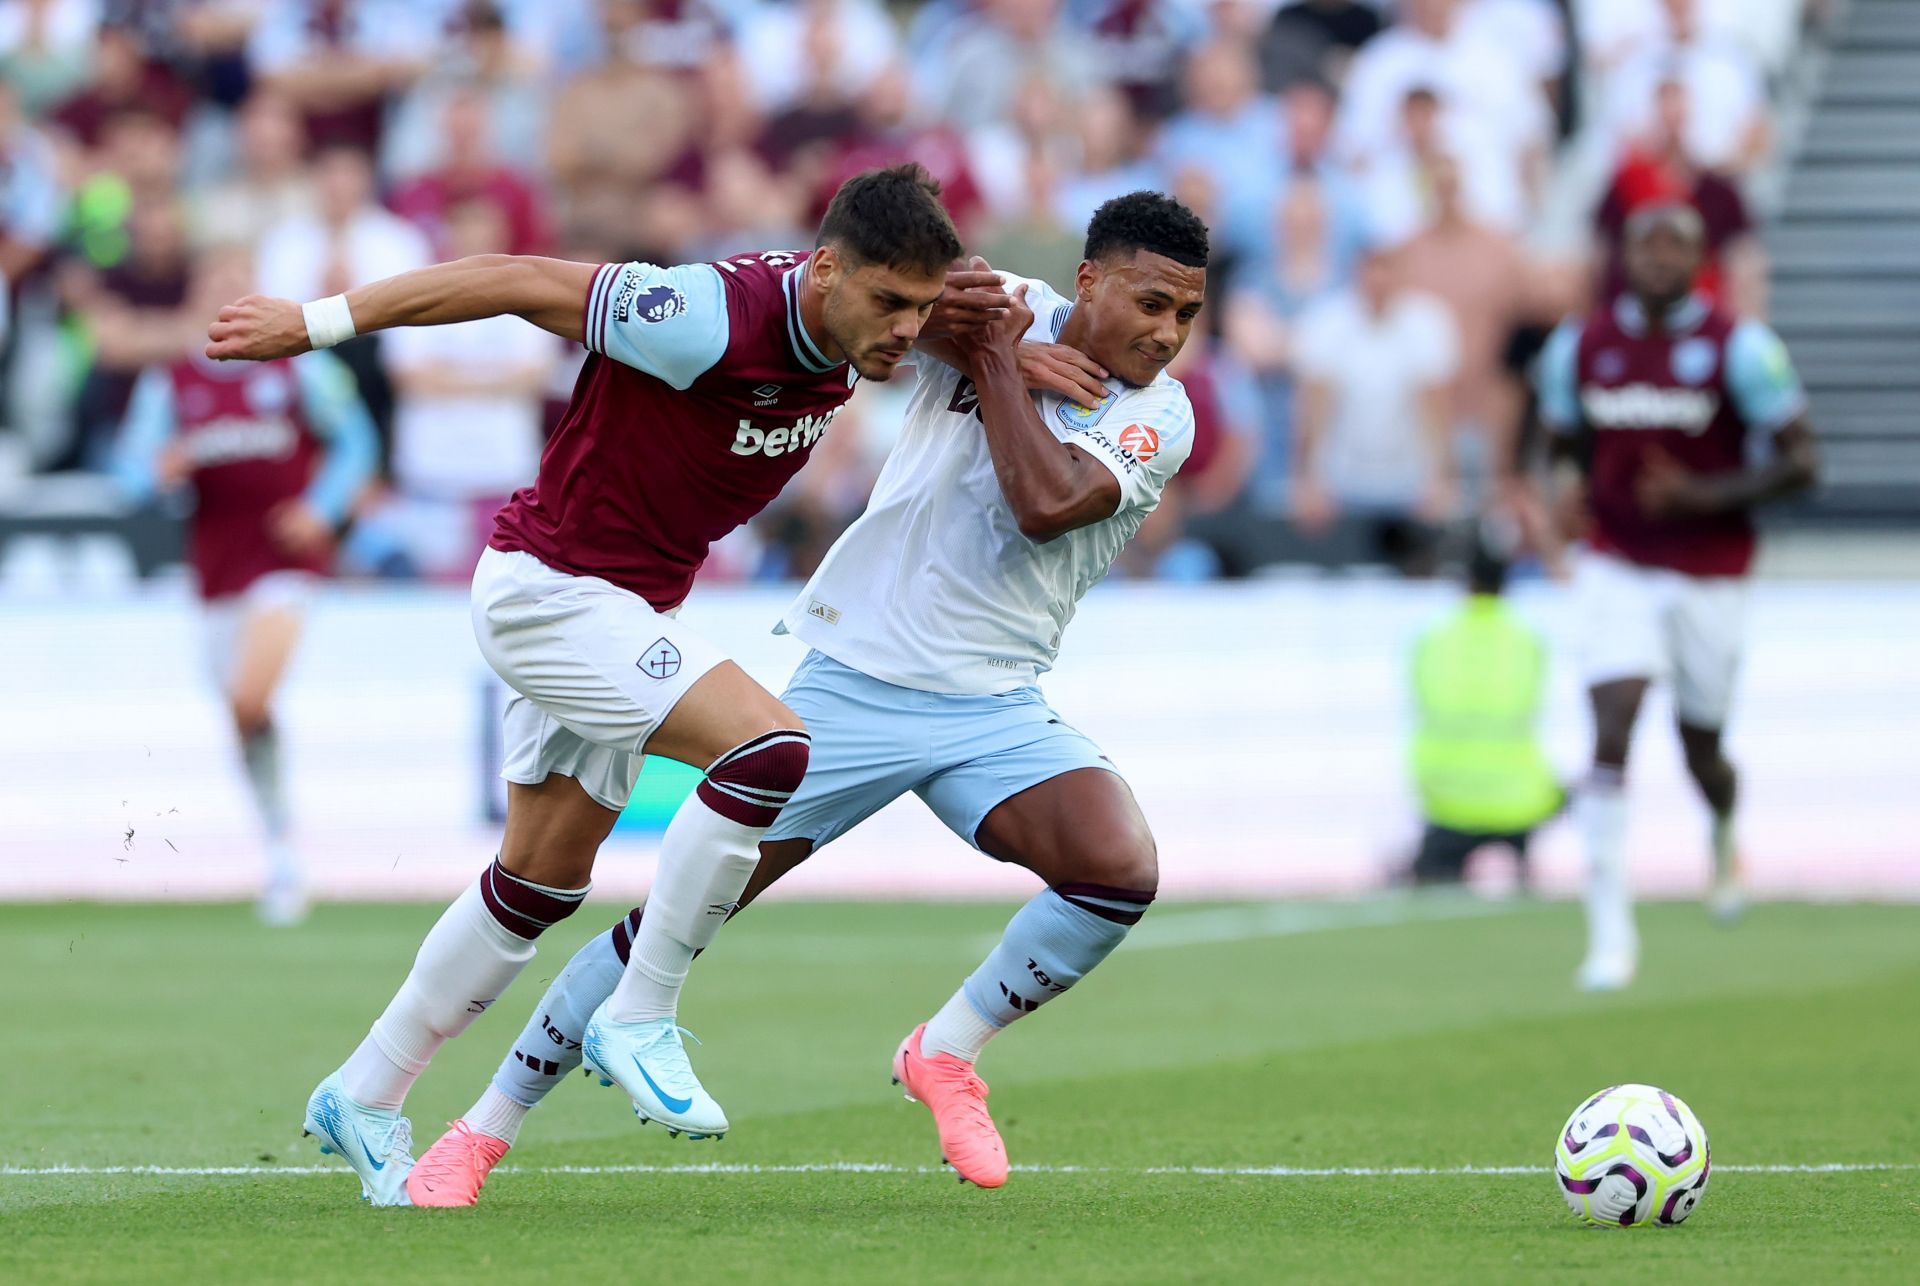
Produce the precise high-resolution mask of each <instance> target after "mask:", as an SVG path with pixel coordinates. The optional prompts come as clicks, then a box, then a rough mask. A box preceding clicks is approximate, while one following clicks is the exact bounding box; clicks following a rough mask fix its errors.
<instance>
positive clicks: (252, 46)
mask: <svg viewBox="0 0 1920 1286" xmlns="http://www.w3.org/2000/svg"><path fill="white" fill-rule="evenodd" d="M441 16H442V15H440V14H437V13H435V12H434V11H433V10H432V9H431V8H430V7H428V6H425V5H422V4H420V3H419V2H418V0H276V3H274V4H271V5H268V6H267V7H266V8H265V9H264V10H263V11H262V12H261V15H260V21H259V23H258V25H256V26H255V27H254V29H253V33H252V35H251V36H250V37H249V38H248V41H247V61H248V63H249V64H250V65H251V66H252V68H253V72H254V74H255V75H256V76H258V77H260V78H261V79H262V80H263V81H264V82H265V83H266V84H267V85H268V86H270V87H271V88H273V89H276V90H278V91H279V92H281V93H283V94H285V95H286V96H287V97H288V98H289V99H290V100H292V102H293V104H294V105H295V106H296V107H297V108H299V109H300V111H301V112H303V113H304V114H305V116H306V125H307V136H308V137H309V138H310V139H311V140H312V141H313V143H314V144H315V145H316V146H328V145H331V144H334V143H349V144H352V145H354V146H356V147H360V148H364V149H367V150H369V151H372V150H374V149H376V148H377V147H378V146H379V143H380V131H381V126H382V124H383V123H384V122H383V117H384V113H385V109H386V104H387V100H388V98H389V97H391V96H392V95H395V94H398V93H401V92H403V91H405V90H406V89H407V88H408V87H409V86H411V85H412V84H413V83H414V81H416V80H418V79H419V77H420V74H421V73H422V72H424V71H425V70H426V68H427V65H428V63H429V61H430V60H431V59H432V58H433V57H434V56H435V54H436V53H437V51H438V45H439V41H440V36H441V31H440V24H439V21H438V19H439V18H440V17H441Z"/></svg>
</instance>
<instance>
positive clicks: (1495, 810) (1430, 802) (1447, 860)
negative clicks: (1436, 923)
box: [1413, 550, 1565, 884]
mask: <svg viewBox="0 0 1920 1286" xmlns="http://www.w3.org/2000/svg"><path fill="white" fill-rule="evenodd" d="M1468 582H1469V583H1468V595H1467V598H1466V601H1465V602H1464V603H1463V604H1462V605H1461V606H1460V608H1459V609H1458V610H1457V611H1455V612H1454V613H1453V615H1451V616H1449V617H1448V618H1447V619H1445V620H1443V621H1441V622H1439V623H1438V624H1436V625H1434V626H1433V627H1431V628H1430V629H1428V630H1427V631H1426V632H1425V633H1424V634H1422V635H1421V636H1420V639H1419V641H1418V642H1417V643H1416V644H1415V646H1414V653H1413V695H1414V705H1415V710H1416V719H1417V727H1416V729H1415V732H1414V740H1413V776H1414V782H1415V784H1416V785H1417V786H1418V788H1419V791H1420V803H1421V811H1422V812H1423V813H1424V814H1425V817H1426V822H1427V828H1426V834H1425V835H1424V836H1423V837H1422V839H1421V844H1420V853H1419V856H1418V857H1416V858H1415V860H1414V864H1413V876H1414V879H1415V881H1416V882H1417V883H1422V884H1427V883H1450V882H1456V881H1458V880H1459V879H1460V878H1461V876H1462V873H1463V871H1464V869H1465V867H1466V861H1467V858H1468V857H1469V856H1470V855H1471V854H1472V853H1473V852H1474V851H1475V850H1476V849H1478V848H1481V847H1482V846H1484V845H1487V844H1503V845H1506V846H1508V847H1510V848H1512V849H1513V850H1514V852H1515V854H1516V855H1517V856H1518V858H1519V861H1520V864H1521V869H1522V871H1523V873H1524V871H1525V868H1526V855H1527V843H1528V841H1529V840H1530V839H1531V838H1532V832H1533V830H1534V828H1535V827H1537V826H1539V825H1540V823H1542V822H1544V821H1546V820H1547V819H1548V818H1549V817H1552V816H1553V815H1554V814H1555V813H1556V812H1558V811H1559V810H1560V806H1561V804H1562V803H1563V802H1564V800H1565V792H1564V791H1563V790H1562V789H1561V786H1560V783H1559V781H1558V780H1557V779H1556V778H1555V777H1554V775H1553V769H1552V767H1551V766H1550V765H1549V764H1548V762H1547V757H1546V755H1545V753H1544V752H1543V751H1542V750H1541V748H1540V739H1539V735H1538V725H1539V719H1540V707H1541V701H1542V697H1543V690H1544V687H1545V680H1546V671H1547V656H1546V647H1545V645H1544V644H1543V643H1542V642H1541V640H1540V636H1539V635H1538V634H1536V633H1535V632H1534V631H1533V629H1532V628H1531V627H1529V626H1528V625H1527V624H1526V623H1525V622H1524V621H1522V620H1521V619H1520V618H1519V617H1518V616H1517V615H1516V614H1515V613H1514V612H1513V610H1512V609H1511V608H1509V607H1508V606H1507V604H1506V601H1505V600H1504V599H1502V598H1501V597H1500V591H1501V589H1502V588H1504V586H1505V582H1506V566H1505V564H1504V563H1503V562H1501V561H1500V560H1498V559H1496V558H1494V557H1493V556H1492V555H1490V554H1488V553H1486V552H1485V551H1480V550H1476V551H1475V554H1474V557H1473V562H1472V566H1471V567H1470V569H1469V572H1468Z"/></svg>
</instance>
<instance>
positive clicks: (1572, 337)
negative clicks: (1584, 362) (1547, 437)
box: [1533, 319, 1581, 434]
mask: <svg viewBox="0 0 1920 1286" xmlns="http://www.w3.org/2000/svg"><path fill="white" fill-rule="evenodd" d="M1580 331H1581V324H1580V323H1579V322H1577V321H1574V320H1572V319H1569V320H1567V321H1563V322H1561V323H1560V324H1559V325H1558V326H1556V327H1554V331H1553V334H1551V335H1549V336H1548V337H1547V343H1546V347H1544V348H1542V349H1541V350H1540V361H1539V363H1538V365H1536V366H1535V367H1534V372H1533V388H1534V392H1535V394H1537V395H1538V397H1539V399H1540V419H1541V421H1542V422H1543V423H1544V424H1545V425H1546V426H1547V429H1548V431H1549V432H1553V433H1559V434H1569V433H1572V432H1573V431H1574V430H1576V429H1578V428H1579V427H1580V376H1579V371H1578V369H1577V368H1578V366H1579V357H1580Z"/></svg>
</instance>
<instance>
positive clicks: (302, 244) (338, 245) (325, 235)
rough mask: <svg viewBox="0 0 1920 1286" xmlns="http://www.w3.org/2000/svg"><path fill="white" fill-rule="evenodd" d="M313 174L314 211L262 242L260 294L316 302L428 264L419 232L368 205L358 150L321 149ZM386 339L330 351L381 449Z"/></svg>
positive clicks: (386, 434) (387, 412) (366, 174)
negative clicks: (355, 389)
mask: <svg viewBox="0 0 1920 1286" xmlns="http://www.w3.org/2000/svg"><path fill="white" fill-rule="evenodd" d="M313 174H314V187H315V196H316V201H317V208H316V210H315V212H314V213H313V214H302V215H296V216H294V217H293V218H291V219H288V220H286V221H285V222H284V223H280V224H276V225H275V226H274V227H272V228H269V229H268V230H267V234H266V236H265V237H264V238H263V239H262V240H261V243H260V247H259V252H258V259H257V262H258V264H259V271H258V273H257V274H256V280H257V282H258V284H259V289H260V293H261V294H263V295H276V296H278V297H280V298H282V299H295V300H300V301H306V300H310V299H320V298H324V297H325V296H327V295H337V294H339V293H341V292H342V291H346V290H350V289H352V288H353V287H355V286H359V285H364V284H366V283H367V282H370V281H378V280H380V279H381V278H382V277H391V276H393V275H394V274H395V273H401V272H407V271H409V270H410V269H413V268H419V267H423V266H425V265H426V264H428V263H430V262H432V260H433V253H432V250H431V248H430V247H429V245H428V243H427V238H426V234H424V233H423V232H421V231H420V230H419V229H418V228H416V227H414V226H413V225H412V224H411V223H408V222H407V221H406V220H405V219H403V218H401V217H400V216H399V215H397V214H394V213H393V212H391V211H390V210H387V209H385V208H384V207H382V206H381V205H379V204H378V203H377V202H375V201H374V199H373V161H372V159H371V158H370V157H369V156H368V155H367V154H366V153H365V152H362V151H360V150H359V149H358V148H355V147H352V146H348V145H345V144H339V145H335V146H333V147H328V148H325V149H323V150H322V151H321V152H320V154H319V155H318V156H317V157H316V158H315V160H314V163H313ZM393 333H397V332H393ZM385 340H386V336H385V335H361V336H359V337H357V338H354V339H350V340H348V341H347V342H346V343H344V344H340V345H337V346H336V347H335V348H334V349H333V354H334V356H335V357H337V358H339V359H340V360H341V361H342V362H344V363H346V366H347V369H348V370H350V371H352V372H353V378H354V382H355V384H356V385H357V386H358V388H359V392H360V400H361V401H362V402H363V403H365V405H366V408H367V413H368V414H369V415H371V416H372V417H373V423H374V427H376V428H377V429H379V431H380V440H381V442H382V444H386V443H390V442H391V441H392V431H393V389H392V386H391V385H390V384H389V382H388V379H387V373H386V368H385V366H384V365H383V364H382V362H381V351H382V349H381V345H382V344H383V343H384V342H385Z"/></svg>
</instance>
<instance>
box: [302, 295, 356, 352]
mask: <svg viewBox="0 0 1920 1286" xmlns="http://www.w3.org/2000/svg"><path fill="white" fill-rule="evenodd" d="M300 312H301V313H302V315H304V316H305V317H306V319H307V341H308V342H309V343H311V344H312V345H313V346H314V347H315V348H332V347H333V346H334V345H335V344H338V343H341V342H343V341H345V340H349V339H352V338H353V337H354V335H355V334H356V332H355V331H354V329H353V310H352V309H351V308H349V307H347V297H346V296H345V295H328V296H327V297H326V298H325V299H316V300H314V301H313V302H312V303H310V304H302V305H300Z"/></svg>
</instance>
